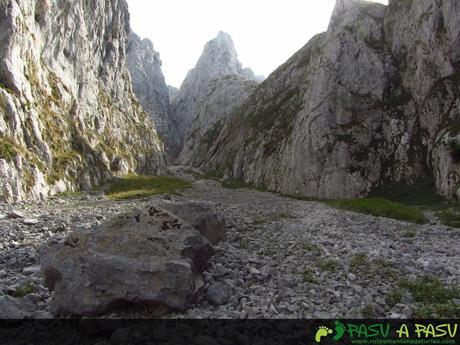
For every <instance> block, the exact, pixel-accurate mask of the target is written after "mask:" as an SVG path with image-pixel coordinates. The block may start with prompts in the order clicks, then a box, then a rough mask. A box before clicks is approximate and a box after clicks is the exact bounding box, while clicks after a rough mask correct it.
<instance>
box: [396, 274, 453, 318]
mask: <svg viewBox="0 0 460 345" xmlns="http://www.w3.org/2000/svg"><path fill="white" fill-rule="evenodd" d="M406 292H409V293H410V294H411V295H412V297H413V298H414V301H415V302H416V303H417V308H416V309H415V317H416V318H458V317H459V316H460V306H459V305H456V304H454V302H453V299H459V298H460V289H459V288H458V287H454V286H446V285H445V284H444V283H443V282H441V281H440V280H439V279H437V278H435V277H432V276H422V277H418V278H417V279H416V280H415V281H409V280H406V279H403V280H401V281H400V282H399V283H398V285H397V287H396V288H395V289H393V290H392V291H391V292H390V293H389V294H388V296H387V303H388V304H389V305H391V306H392V305H395V304H397V303H400V302H401V299H402V297H403V295H404V294H405V293H406Z"/></svg>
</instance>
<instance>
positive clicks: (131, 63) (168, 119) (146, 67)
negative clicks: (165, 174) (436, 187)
mask: <svg viewBox="0 0 460 345" xmlns="http://www.w3.org/2000/svg"><path fill="white" fill-rule="evenodd" d="M127 65H128V69H129V72H130V74H131V78H132V81H133V90H134V93H135V94H136V97H137V98H138V100H139V102H140V103H141V105H142V107H143V108H144V110H145V111H146V112H147V113H148V114H149V115H150V116H151V117H152V119H153V122H154V123H155V127H156V129H157V132H158V134H159V136H160V138H161V139H162V141H163V143H164V144H165V151H166V153H169V152H176V151H177V150H178V149H179V148H178V145H179V137H178V135H177V131H176V128H175V124H174V122H173V119H172V116H171V109H170V94H169V93H170V89H169V88H168V86H166V82H165V78H164V75H163V71H162V69H161V66H162V62H161V59H160V54H159V53H158V52H157V51H155V49H154V47H153V43H152V42H151V41H150V40H149V39H143V40H141V39H140V37H139V36H137V35H136V34H134V33H131V34H130V35H129V39H128V47H127Z"/></svg>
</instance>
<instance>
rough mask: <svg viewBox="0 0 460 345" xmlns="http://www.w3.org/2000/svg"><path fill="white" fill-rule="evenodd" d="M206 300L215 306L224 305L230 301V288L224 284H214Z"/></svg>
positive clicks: (210, 287) (208, 291) (207, 293)
mask: <svg viewBox="0 0 460 345" xmlns="http://www.w3.org/2000/svg"><path fill="white" fill-rule="evenodd" d="M206 299H207V300H208V301H209V302H211V303H212V304H215V305H223V304H226V303H228V301H229V300H230V287H229V286H228V285H227V284H224V283H219V282H218V283H214V284H212V285H210V286H209V287H208V289H207V290H206Z"/></svg>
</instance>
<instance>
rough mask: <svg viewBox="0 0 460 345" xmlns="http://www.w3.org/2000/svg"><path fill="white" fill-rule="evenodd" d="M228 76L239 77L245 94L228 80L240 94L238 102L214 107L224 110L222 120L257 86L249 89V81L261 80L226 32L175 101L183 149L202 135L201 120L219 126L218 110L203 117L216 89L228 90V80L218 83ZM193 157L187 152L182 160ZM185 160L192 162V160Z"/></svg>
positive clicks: (222, 99)
mask: <svg viewBox="0 0 460 345" xmlns="http://www.w3.org/2000/svg"><path fill="white" fill-rule="evenodd" d="M224 76H233V77H235V78H236V77H239V78H237V79H238V81H236V83H238V82H239V85H240V86H241V87H242V88H243V90H241V93H238V92H235V90H234V88H235V84H234V83H235V78H233V77H231V78H229V79H228V81H229V86H228V88H229V92H231V93H233V94H235V93H238V94H235V97H236V98H231V97H217V98H219V102H220V103H219V104H213V105H211V107H212V108H216V106H219V107H220V108H221V111H222V116H220V118H224V117H225V116H227V115H228V112H229V108H231V107H236V106H237V105H238V103H240V98H241V97H242V96H244V95H246V94H247V93H248V91H249V90H250V89H251V88H252V85H253V83H248V84H250V85H249V89H248V88H246V83H245V81H247V80H249V81H255V80H257V77H256V76H255V75H254V73H253V72H252V71H251V70H250V69H249V68H245V69H243V68H242V65H241V63H240V61H239V60H238V57H237V53H236V50H235V46H234V44H233V41H232V39H231V37H230V36H229V35H228V34H226V33H224V32H220V33H219V34H218V35H217V37H216V38H215V39H213V40H211V41H209V42H208V43H207V44H206V46H205V48H204V51H203V54H202V55H201V57H200V59H199V60H198V62H197V64H196V66H195V68H194V69H192V70H191V71H190V72H189V73H188V75H187V77H186V79H185V80H184V82H183V83H182V86H181V88H180V89H179V92H178V94H177V95H176V96H175V97H174V100H173V101H172V114H173V117H174V120H175V123H176V125H177V133H178V135H179V137H180V138H181V146H183V144H184V142H185V141H186V140H188V139H189V136H190V135H191V133H192V132H196V133H197V135H199V134H198V132H200V131H201V130H200V129H199V127H200V126H201V125H199V124H198V125H197V124H196V123H195V121H196V120H197V119H198V121H199V122H200V123H203V125H204V127H207V126H208V125H209V123H211V122H215V120H216V117H219V116H216V114H215V110H216V109H211V110H210V113H209V117H208V116H206V115H203V113H206V110H204V109H203V108H204V107H206V104H207V103H208V102H210V103H212V102H214V101H215V99H216V94H215V93H214V92H215V88H216V87H219V88H226V84H225V80H227V79H225V78H224V79H221V80H220V82H217V81H216V80H217V79H219V78H222V77H224ZM211 84H213V85H211ZM219 92H220V94H221V95H222V94H224V93H225V90H220V91H219ZM210 93H211V94H210ZM197 130H198V132H197ZM195 140H199V138H198V137H195V138H192V141H195ZM192 144H193V143H190V142H189V143H188V144H187V145H185V147H184V148H185V149H186V151H188V150H189V149H188V148H189V147H190V145H192ZM179 153H180V151H179V152H177V154H179ZM190 155H193V153H188V152H185V153H184V154H183V155H182V156H183V157H185V156H190ZM184 159H185V160H189V159H188V158H184Z"/></svg>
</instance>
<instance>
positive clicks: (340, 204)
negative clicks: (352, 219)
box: [326, 198, 427, 224]
mask: <svg viewBox="0 0 460 345" xmlns="http://www.w3.org/2000/svg"><path fill="white" fill-rule="evenodd" d="M326 204H328V205H329V206H332V207H335V208H339V209H343V210H348V211H353V212H358V213H364V214H370V215H373V216H376V217H387V218H393V219H398V220H404V221H408V222H412V223H417V224H424V223H426V222H427V220H426V218H425V215H424V214H423V212H422V211H421V210H419V209H417V208H415V207H412V206H407V205H403V204H400V203H396V202H393V201H390V200H388V199H383V198H368V199H352V200H333V201H327V202H326Z"/></svg>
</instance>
